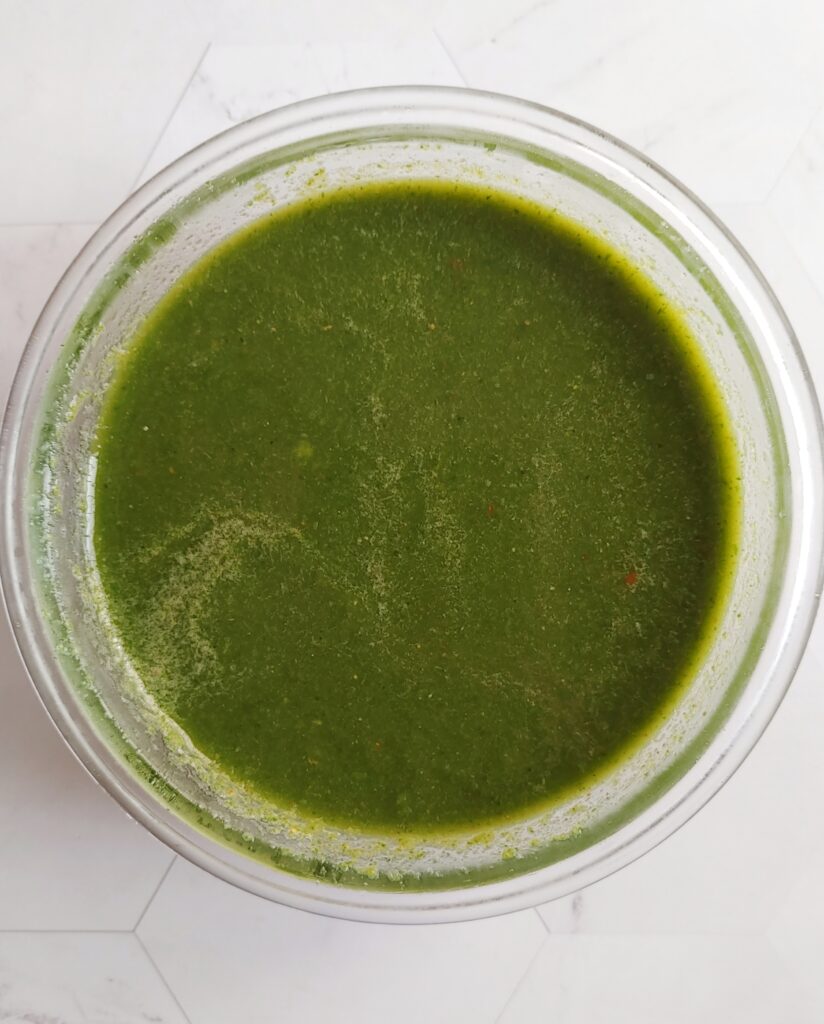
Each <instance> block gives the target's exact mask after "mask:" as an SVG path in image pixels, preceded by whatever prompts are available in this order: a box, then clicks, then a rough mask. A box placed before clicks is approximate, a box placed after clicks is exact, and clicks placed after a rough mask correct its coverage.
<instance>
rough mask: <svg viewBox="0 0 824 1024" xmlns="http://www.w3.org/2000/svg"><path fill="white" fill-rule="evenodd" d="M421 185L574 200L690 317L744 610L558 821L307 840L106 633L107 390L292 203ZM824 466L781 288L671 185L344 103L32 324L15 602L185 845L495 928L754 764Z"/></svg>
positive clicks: (110, 780)
mask: <svg viewBox="0 0 824 1024" xmlns="http://www.w3.org/2000/svg"><path fill="white" fill-rule="evenodd" d="M404 178H413V179H421V178H436V179H440V180H450V181H455V180H458V181H470V182H472V183H473V184H479V183H480V184H486V185H488V186H489V187H494V188H495V189H498V190H503V191H509V192H511V193H514V194H517V195H519V196H523V197H526V198H528V199H530V200H533V201H535V202H538V203H540V204H543V205H545V206H551V207H553V208H556V209H558V210H559V211H561V212H562V213H564V214H566V215H567V216H568V217H570V218H571V219H573V220H575V221H577V222H579V223H581V224H583V225H584V226H585V227H586V228H587V229H588V230H589V231H591V232H592V233H594V234H596V235H597V236H599V237H600V238H602V239H604V240H605V241H606V242H608V243H609V244H610V245H612V246H614V247H615V248H617V249H619V250H620V251H622V252H623V253H625V254H626V255H627V257H628V258H629V259H630V260H631V261H632V262H633V263H634V264H635V265H637V266H638V267H640V268H642V269H643V271H644V272H645V273H646V275H647V276H648V277H649V278H650V279H651V280H652V282H653V283H654V284H655V286H656V287H657V288H658V289H660V291H661V292H662V293H663V294H664V295H665V296H666V297H667V299H668V300H669V302H670V303H672V304H673V305H675V306H676V307H677V308H678V309H679V310H680V311H681V313H682V315H683V317H684V318H685V319H686V320H687V321H688V323H689V326H690V327H691V329H692V332H693V335H694V337H695V340H696V343H697V344H698V345H699V346H700V348H701V349H702V351H703V356H704V360H705V362H706V364H707V365H708V366H709V368H710V369H711V372H712V373H713V375H714V377H715V380H716V383H717V386H718V389H719V391H720V394H721V396H722V398H723V401H724V402H725V404H726V406H727V410H728V413H729V418H730V422H731V424H732V429H733V432H734V435H735V441H736V445H737V449H738V456H739V463H740V473H741V493H742V526H741V537H740V545H739V551H738V555H737V562H736V566H735V573H734V580H733V582H732V585H731V591H730V593H729V596H728V598H727V600H726V605H725V609H724V611H723V616H722V620H721V621H720V623H719V625H718V627H717V629H716V630H715V633H714V636H713V639H712V642H711V643H710V644H709V645H707V649H706V650H705V651H704V652H703V653H702V656H701V658H700V663H699V664H697V665H696V666H695V670H694V672H693V674H692V677H691V679H690V681H689V684H688V685H687V686H686V687H685V688H683V689H682V690H681V691H679V696H678V699H677V700H676V701H675V702H674V703H673V704H672V705H671V706H670V707H669V708H668V711H667V714H666V715H665V716H663V717H662V719H661V720H660V721H658V722H656V724H655V726H654V727H651V728H650V729H649V730H648V731H647V733H646V734H645V735H644V736H643V737H641V739H640V740H639V741H638V743H636V745H635V746H634V747H633V749H632V750H631V751H630V752H629V753H627V755H626V756H625V757H624V758H623V759H622V760H620V761H618V762H616V763H613V764H612V765H611V766H609V767H608V768H607V769H605V770H604V771H603V772H602V773H601V774H600V776H598V777H597V778H596V779H594V780H592V781H591V782H590V783H589V784H588V785H587V786H586V787H583V786H582V788H581V789H580V791H578V792H576V793H573V794H571V795H570V794H567V795H566V797H564V798H559V799H558V801H556V803H554V804H553V805H551V806H549V807H546V808H544V809H543V810H542V811H541V812H540V813H535V814H533V815H532V816H531V817H528V818H524V819H522V820H519V821H514V822H513V821H510V822H508V823H506V824H502V825H499V826H496V827H494V828H491V827H488V828H486V829H484V830H474V831H473V830H471V829H470V830H467V831H466V832H464V833H461V834H459V835H450V836H443V837H439V836H426V837H419V838H418V839H415V837H398V836H392V835H386V836H376V835H369V834H362V833H359V832H357V831H356V830H354V829H352V830H346V829H338V828H332V827H329V826H324V824H323V823H322V822H321V823H318V822H314V823H307V822H306V821H305V820H303V819H301V818H299V817H298V816H297V815H295V814H291V815H290V814H287V813H285V812H283V813H280V812H278V813H270V812H271V808H270V807H268V805H263V804H262V802H261V801H260V800H256V799H255V797H254V795H253V794H250V793H246V792H242V791H241V792H240V793H239V792H238V788H237V787H236V786H235V785H234V784H233V783H232V782H231V780H229V779H228V777H225V776H224V775H223V774H222V773H221V772H220V771H219V770H218V769H216V768H215V766H214V765H212V764H211V763H210V762H208V761H207V759H206V758H205V757H204V756H203V755H202V754H200V752H199V751H197V750H196V748H195V747H194V746H193V745H192V743H191V741H190V740H189V739H188V737H187V736H186V735H185V733H183V732H182V731H181V730H180V729H179V728H177V727H175V726H174V724H173V723H171V722H170V721H169V720H168V719H165V718H164V716H163V715H162V714H161V713H160V712H159V709H158V708H157V706H156V705H155V704H154V702H153V700H152V699H151V697H150V695H149V694H148V693H147V691H145V690H144V689H143V687H142V684H141V681H140V679H139V677H138V676H137V674H136V673H135V672H134V670H133V669H132V668H131V666H130V664H129V662H128V658H127V656H126V652H125V651H124V650H123V649H122V648H121V647H120V646H119V645H118V643H117V640H116V637H114V636H113V630H111V629H108V628H107V613H106V605H105V594H104V593H103V590H102V587H101V586H100V582H99V578H98V576H97V572H96V567H95V555H94V548H93V544H92V542H91V538H92V526H93V513H94V472H95V457H94V448H93V437H94V428H95V423H96V420H97V416H98V414H99V411H100V405H101V397H102V395H103V394H104V393H105V390H106V386H107V384H108V382H109V381H110V379H111V377H112V374H113V372H114V369H115V367H116V364H117V359H118V355H119V353H120V352H121V351H122V350H123V348H124V346H126V345H127V343H128V340H129V337H130V335H131V334H132V333H133V331H134V329H135V327H136V325H137V324H138V323H139V322H140V320H141V318H143V317H144V316H145V314H146V313H147V311H149V310H150V309H151V308H152V306H153V305H154V304H155V303H156V301H157V300H158V299H159V297H160V296H161V295H162V294H163V293H164V292H165V291H166V290H167V289H168V288H169V286H170V285H171V284H172V283H173V282H174V281H175V280H176V279H177V278H178V277H179V276H180V275H181V274H182V273H183V272H184V271H185V270H186V269H187V268H188V267H189V266H191V264H192V263H193V262H194V261H196V260H197V259H198V258H199V257H200V256H202V255H203V254H204V253H205V252H206V251H208V250H209V249H211V248H212V247H213V246H215V245H216V244H217V243H218V242H220V241H221V240H222V239H223V238H225V237H226V236H227V235H229V234H231V233H233V232H235V231H236V230H238V229H239V228H240V227H242V226H244V225H247V224H249V223H251V222H253V221H254V220H256V219H257V218H260V217H265V216H267V215H268V214H269V213H270V212H271V211H272V210H274V209H277V208H279V207H281V206H283V205H285V204H288V203H291V202H295V201H296V200H299V199H301V198H303V197H305V196H307V195H312V194H314V193H316V192H318V191H327V190H331V189H335V188H338V187H341V186H345V185H347V184H349V183H352V182H354V181H358V182H364V181H373V180H374V181H380V180H398V179H404ZM663 428H664V427H663V425H662V429H663ZM821 449H822V446H821V424H820V417H819V413H818V408H817V405H816V401H815V397H814V394H813V392H812V389H811V385H810V379H809V376H808V373H807V370H806V367H805V365H804V361H803V358H802V356H801V353H800V352H799V349H798V346H797V344H796V341H795V338H794V337H793V333H792V330H791V328H790V326H789V324H788V323H787V321H786V318H785V317H784V314H783V313H782V311H781V309H780V307H779V305H778V303H777V302H776V299H775V297H774V296H773V294H772V292H771V291H770V289H769V286H768V285H767V284H766V282H765V281H764V279H763V278H762V276H761V275H760V273H759V272H758V270H757V269H756V268H755V266H754V265H753V263H752V262H751V260H750V259H749V258H748V257H747V256H746V254H745V253H744V252H743V251H742V249H741V248H740V246H739V245H738V244H737V243H736V241H735V240H734V239H733V238H732V237H731V235H730V234H729V233H728V232H727V231H726V230H725V229H724V228H723V227H722V226H721V225H720V224H719V223H718V221H716V220H715V219H714V217H713V216H712V214H711V213H710V212H709V211H708V210H707V209H706V208H705V207H704V206H702V205H701V203H700V202H699V201H698V200H697V199H696V198H695V197H694V196H692V195H691V194H690V193H689V192H688V191H687V190H686V189H684V188H683V187H682V186H681V185H679V184H678V183H677V182H676V181H674V180H673V179H672V178H671V177H669V175H667V174H666V173H665V172H664V171H662V170H661V169H660V168H658V167H656V166H655V165H653V164H651V163H650V162H649V161H647V160H646V159H645V158H644V157H642V156H641V155H640V154H638V153H636V152H634V151H633V150H631V149H629V148H627V147H626V146H624V145H623V144H621V143H619V142H617V141H616V140H615V139H612V138H610V137H609V136H607V135H606V134H604V133H603V132H600V131H598V130H596V129H594V128H592V127H590V126H588V125H585V124H582V123H581V122H579V121H576V120H574V119H572V118H569V117H566V116H564V115H562V114H559V113H557V112H554V111H551V110H548V109H546V108H543V107H539V106H536V105H534V104H531V103H526V102H523V101H519V100H515V99H509V98H506V97H502V96H496V95H492V94H485V93H478V92H471V91H468V90H463V89H433V88H399V89H396V88H393V89H374V90H365V91H359V92H352V93H345V94H339V95H333V96H326V97H323V98H321V99H315V100H310V101H308V102H304V103H297V104H295V105H293V106H290V107H286V108H284V109H281V110H277V111H274V112H272V113H270V114H265V115H263V116H262V117H258V118H256V119H255V120H252V121H249V122H247V123H245V124H242V125H239V126H238V127H236V128H233V129H232V130H230V131H228V132H226V133H224V134H223V135H220V136H218V137H217V138H214V139H211V140H210V141H208V142H206V143H205V144H204V145H202V146H200V147H198V148H197V149H195V150H193V151H192V152H190V153H188V154H187V155H185V156H184V157H182V158H181V159H180V160H178V161H177V162H175V163H174V164H172V165H171V166H170V167H168V168H166V169H165V170H164V171H162V172H161V173H160V174H158V175H157V176H156V177H155V178H153V179H152V180H151V181H150V182H149V183H148V184H146V185H144V186H143V188H141V189H140V190H139V191H138V192H136V193H135V194H134V195H133V196H131V197H130V198H129V199H128V200H127V201H126V202H125V203H124V204H123V205H122V206H121V207H120V208H119V209H118V210H117V211H116V212H115V213H114V214H113V215H112V216H111V217H110V218H109V220H108V221H106V223H105V224H104V225H103V226H102V227H101V228H100V230H99V231H98V232H97V233H96V234H95V235H94V237H93V238H92V239H91V241H90V242H89V243H88V244H87V245H86V247H85V248H84V249H83V251H82V252H81V253H80V254H79V255H78V257H77V258H76V259H75V261H74V263H73V264H72V265H71V267H69V269H68V271H67V272H66V274H65V275H64V277H63V279H62V280H61V281H60V283H59V284H58V286H57V288H56V289H55V291H54V293H53V295H52V296H51V298H50V299H49V302H48V304H47V305H46V308H45V309H44V311H43V313H42V314H41V316H40V319H39V320H38V322H37V325H36V327H35V329H34V331H33V333H32V337H31V339H30V341H29V343H28V346H27V348H26V350H25V353H24V355H23V358H22V361H21V364H20V368H19V371H18V373H17V377H16V379H15V382H14V386H13V389H12V393H11V397H10V401H9V405H8V408H7V411H6V416H5V421H4V425H3V433H2V479H3V524H2V544H0V558H1V559H2V577H3V587H4V592H5V595H6V600H7V603H8V607H9V611H10V616H11V620H12V625H13V629H14V633H15V636H16V639H17V642H18V644H19V647H20V651H21V653H22V656H23V659H24V661H25V663H26V665H27V667H28V670H29V673H30V675H31V678H32V680H33V681H34V684H35V686H36V688H37V691H38V693H39V694H40V697H41V699H42V701H43V703H44V705H45V706H46V709H47V710H48V712H49V714H50V715H51V717H52V718H53V720H54V722H55V724H56V725H57V727H58V729H59V730H60V732H61V733H62V734H63V736H64V738H65V740H66V742H67V743H68V744H69V746H70V747H71V749H72V750H73V751H74V752H75V754H76V755H77V757H78V758H79V759H80V761H81V762H82V763H83V764H84V765H85V766H86V768H87V769H88V770H89V771H90V772H91V774H92V775H93V776H94V778H95V779H97V781H98V782H99V783H100V784H101V785H103V786H104V787H105V788H106V789H107V790H108V791H109V792H110V793H111V794H112V796H114V798H115V799H116V800H117V801H118V802H119V803H120V804H121V805H122V806H123V807H124V808H125V809H126V811H128V813H129V814H131V815H132V816H133V817H134V818H136V819H137V820H138V821H139V822H141V823H142V824H143V825H145V826H146V827H147V828H148V829H150V830H151V831H152V832H153V833H154V834H155V835H156V836H158V837H159V838H160V839H162V840H163V841H164V842H165V843H167V844H168V845H169V846H170V847H172V848H173V849H174V850H176V851H177V852H178V853H180V854H182V855H183V856H185V857H187V858H189V859H190V860H191V861H193V862H195V863H197V864H199V865H201V866H202V867H204V868H206V869H208V870H209V871H211V872H213V873H214V874H215V875H218V876H220V877H222V878H224V879H226V880H228V881H230V882H233V883H234V884H236V885H239V886H241V887H243V888H245V889H247V890H249V891H251V892H255V893H258V894H260V895H262V896H266V897H269V898H270V899H274V900H278V901H280V902H282V903H286V904H290V905H292V906H295V907H301V908H305V909H309V910H314V911H319V912H322V913H326V914H331V915H336V916H341V917H349V918H354V919H360V920H368V921H423V920H429V921H442V920H457V919H464V918H471V917H480V916H485V915H491V914H497V913H502V912H505V911H510V910H514V909H518V908H521V907H525V906H529V905H533V904H536V903H540V902H542V901H546V900H550V899H553V898H555V897H558V896H561V895H564V894H567V893H569V892H571V891H573V890H575V889H578V888H581V887H582V886H584V885H587V884H588V883H590V882H592V881H594V880H596V879H599V878H602V877H603V876H605V875H607V874H609V873H610V872H612V871H614V870H615V869H616V868H619V867H621V866H622V865H624V864H626V863H628V862H629V861H630V860H632V859H634V858H635V857H637V856H639V854H641V853H643V852H644V851H646V850H649V849H650V848H651V847H652V846H654V845H655V844H656V843H658V842H660V841H661V840H662V839H663V838H664V837H665V836H667V835H669V834H670V833H671V832H673V831H674V830H675V829H676V828H678V826H679V825H681V824H682V823H683V822H685V821H686V820H687V819H688V818H689V817H690V816H691V815H692V814H693V813H695V811H696V810H698V808H699V807H700V806H701V805H702V804H703V803H705V802H706V801H707V800H708V799H709V798H710V797H711V796H712V794H713V793H715V792H716V791H717V790H718V789H719V787H720V786H721V785H722V784H723V783H724V782H725V781H726V780H727V779H728V778H729V777H730V775H731V774H732V773H733V771H734V770H735V769H736V767H737V766H738V765H739V764H740V763H741V762H742V760H743V759H744V757H745V756H746V754H747V753H748V751H749V750H750V749H751V748H752V746H753V744H754V743H755V742H756V740H757V739H758V737H759V736H760V734H761V733H762V731H763V730H764V728H765V727H766V725H767V723H768V722H769V720H770V718H771V716H772V714H773V713H774V712H775V710H776V707H777V706H778V703H779V702H780V700H781V698H782V696H783V694H784V692H785V690H786V688H787V686H788V685H789V682H790V680H791V678H792V675H793V672H794V670H795V668H796V666H797V664H798V661H799V658H800V657H801V653H802V651H803V648H804V645H805V642H806V640H807V637H808V634H809V631H810V628H811V624H812V619H813V615H814V612H815V607H816V602H817V598H818V591H819V589H820V573H821V556H822V537H824V524H823V522H822V450H821ZM241 790H242V787H241ZM310 825H311V827H310Z"/></svg>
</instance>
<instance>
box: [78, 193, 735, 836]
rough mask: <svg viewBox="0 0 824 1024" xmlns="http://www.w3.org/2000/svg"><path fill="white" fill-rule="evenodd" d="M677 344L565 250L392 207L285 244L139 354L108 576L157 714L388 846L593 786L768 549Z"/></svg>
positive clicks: (637, 292) (632, 294) (627, 273)
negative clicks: (735, 573)
mask: <svg viewBox="0 0 824 1024" xmlns="http://www.w3.org/2000/svg"><path fill="white" fill-rule="evenodd" d="M684 337H685V335H684V333H683V328H682V327H681V326H680V324H679V321H678V319H677V317H676V315H675V314H674V313H673V311H671V310H669V309H667V308H665V307H664V306H662V305H661V300H660V299H659V298H658V297H657V296H656V295H655V294H654V292H653V290H652V288H651V287H645V286H643V285H642V284H641V283H639V279H638V276H637V274H636V275H633V273H632V271H631V269H630V268H627V267H626V266H625V265H624V264H622V262H621V260H620V258H619V257H618V256H617V254H615V253H612V252H610V251H608V250H607V249H605V248H604V247H602V246H601V245H599V244H598V243H597V242H595V241H594V239H592V238H591V237H590V236H588V235H586V234H585V233H583V232H581V231H578V230H577V229H575V228H574V227H573V226H571V225H570V224H569V223H567V222H566V221H564V220H562V219H561V218H559V217H555V216H552V215H549V214H539V213H538V212H536V211H531V210H530V209H528V208H527V207H525V206H523V205H519V204H517V203H515V202H514V201H511V200H509V199H508V198H507V197H505V196H503V195H500V194H496V193H488V192H485V191H480V190H474V189H471V188H469V187H465V186H460V187H459V186H456V187H451V186H450V187H444V186H435V185H431V184H425V183H404V184H397V185H385V186H370V187H367V188H363V189H359V190H351V191H346V192H341V193H336V194H330V195H329V196H327V197H325V198H324V199H321V200H314V201H312V202H306V203H304V204H302V205H299V206H296V207H293V208H291V209H290V210H289V211H287V212H285V213H281V214H276V215H273V216H272V217H271V218H268V219H265V220H263V221H261V222H258V224H257V225H255V226H254V227H253V228H251V229H248V230H246V231H244V232H242V233H240V234H238V235H236V236H235V237H233V238H232V239H230V240H229V241H228V242H227V243H224V244H222V245H221V246H219V247H218V248H217V249H216V250H215V251H214V252H213V253H211V254H210V255H209V256H208V257H207V258H205V259H204V260H202V261H201V262H200V263H199V264H197V265H196V266H195V267H194V268H193V269H192V270H191V271H189V272H188V274H187V275H186V276H185V277H184V278H183V279H182V280H181V282H179V283H178V285H177V286H176V287H175V288H174V289H173V290H172V292H170V293H169V295H167V296H166V298H165V299H164V300H163V301H162V302H161V303H160V304H159V305H158V307H157V308H156V309H155V311H154V312H153V313H152V314H151V316H150V317H149V318H148V319H147V321H146V322H145V324H144V325H143V327H142V328H141V330H140V332H139V334H138V335H137V336H136V337H135V338H134V340H133V342H132V344H131V345H130V348H129V351H128V353H127V355H126V356H125V357H124V359H123V362H122V365H121V367H120V369H119V371H118V375H117V378H116V380H115V382H114V384H113V386H112V388H111V392H110V395H109V397H108V402H107V406H106V409H105V411H104V416H103V419H102V421H101V428H100V432H99V438H98V441H99V444H98V448H99V450H98V469H97V478H96V495H95V534H94V543H95V550H96V555H97V560H98V565H99V569H100V573H101V579H102V582H103V585H104V588H105V592H106V596H107V601H108V604H109V609H110V612H111V615H112V618H113V620H114V622H115V624H116V627H117V629H118V631H119V634H120V637H121V640H122V642H123V643H124V645H125V647H126V649H127V651H128V652H129V654H130V656H131V658H132V660H133V662H134V664H135V666H136V668H137V669H138V671H139V672H140V673H141V676H142V678H143V680H144V682H145V684H146V686H147V687H148V689H149V690H150V692H151V693H152V694H153V695H154V697H155V698H156V699H157V700H158V701H159V702H160V704H161V705H162V706H163V708H164V709H165V710H166V711H167V713H168V714H169V715H170V716H172V717H173V718H174V719H175V720H176V721H177V722H178V723H179V724H180V725H181V726H182V727H183V728H184V729H185V730H186V731H187V733H188V734H189V736H190V737H191V738H192V740H193V742H194V743H195V744H196V745H197V746H198V747H199V748H200V749H201V750H202V751H203V752H204V753H206V754H207V755H208V756H209V757H211V758H213V759H214V760H215V761H216V762H217V763H219V764H220V765H221V766H222V767H223V768H224V769H225V770H226V771H227V772H228V773H229V774H230V775H231V776H232V777H233V778H235V779H236V780H237V781H238V782H239V783H241V784H243V785H247V786H249V787H251V788H253V789H254V790H256V791H257V792H258V793H260V794H263V795H265V796H268V797H271V798H272V799H274V800H275V801H276V802H278V803H281V804H284V805H287V806H292V807H297V808H301V809H304V810H306V811H307V812H310V813H312V814H317V815H320V816H321V817H323V818H325V819H327V820H330V821H336V822H342V823H351V824H355V825H359V826H362V827H364V828H370V829H396V830H397V829H409V830H415V831H426V830H430V829H443V828H452V827H460V826H464V825H470V824H472V825H476V824H479V823H483V822H486V821H493V820H495V819H499V818H501V817H503V816H511V815H514V814H516V813H518V812H519V811H522V810H523V809H525V808H527V807H530V806H534V805H539V804H540V803H541V802H543V801H546V800H547V799H549V798H551V797H552V796H553V795H555V794H558V793H560V792H561V791H562V790H563V789H565V788H566V787H568V786H570V785H572V784H574V783H577V782H580V781H582V780H584V779H586V778H587V777H588V776H589V775H590V774H591V773H592V772H593V771H595V770H596V769H597V768H598V767H599V766H601V765H603V764H604V763H605V762H606V761H607V760H608V759H609V758H611V757H614V756H616V755H617V754H619V753H620V751H621V750H622V749H625V748H626V747H627V745H628V744H629V743H631V742H632V740H633V739H634V738H635V737H637V735H638V734H639V731H640V730H642V729H643V728H644V727H645V726H647V725H648V724H649V723H650V722H651V721H653V720H654V719H655V716H656V714H657V713H658V712H659V711H660V709H661V708H662V707H663V706H664V704H665V703H666V702H667V700H668V698H670V696H671V695H672V694H673V692H674V691H675V690H676V689H677V687H678V685H679V681H680V679H681V677H682V674H683V672H684V670H685V669H686V667H687V666H688V664H689V662H690V659H691V657H692V656H693V655H694V653H695V652H696V650H697V649H698V648H699V646H700V645H701V644H702V643H703V642H704V640H705V639H706V633H707V630H708V629H709V627H710V623H711V619H712V614H713V609H714V607H715V605H716V602H717V598H718V595H719V592H720V588H721V586H722V580H723V577H724V574H725V573H728V572H729V571H730V555H729V550H730V536H731V532H732V523H733V520H734V517H735V511H736V510H735V508H734V502H733V500H732V498H731V494H732V478H733V475H734V465H733V463H732V460H731V458H730V457H729V456H728V454H727V453H726V450H725V447H724V444H723V443H722V426H721V425H720V419H719V417H720V415H721V414H720V412H719V409H718V406H717V405H716V404H714V401H713V399H712V397H711V396H710V395H709V393H708V392H707V390H706V388H705V385H704V382H703V378H702V370H701V368H700V367H698V366H697V364H696V363H695V362H694V361H693V358H692V356H691V355H690V354H689V351H688V346H687V345H685V343H684Z"/></svg>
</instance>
